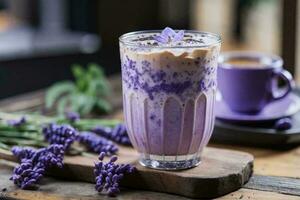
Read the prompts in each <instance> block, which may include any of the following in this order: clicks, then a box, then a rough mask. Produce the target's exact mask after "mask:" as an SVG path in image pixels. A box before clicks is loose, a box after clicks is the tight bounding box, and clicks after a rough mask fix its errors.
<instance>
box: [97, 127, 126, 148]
mask: <svg viewBox="0 0 300 200" xmlns="http://www.w3.org/2000/svg"><path fill="white" fill-rule="evenodd" d="M92 132H94V133H97V134H98V135H101V136H103V137H106V138H108V139H110V140H112V141H114V142H117V143H119V144H124V145H131V142H130V139H129V137H128V134H127V130H126V126H125V125H124V124H118V125H116V126H115V127H114V128H109V127H104V126H97V127H95V128H93V129H92Z"/></svg>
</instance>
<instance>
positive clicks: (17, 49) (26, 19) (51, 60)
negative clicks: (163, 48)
mask: <svg viewBox="0 0 300 200" xmlns="http://www.w3.org/2000/svg"><path fill="white" fill-rule="evenodd" d="M299 8H300V7H299V5H298V3H297V0H226V1H220V0H143V1H140V0H122V1H119V0H109V1H107V0H90V1H82V0H0V91H1V93H0V98H4V97H8V96H12V95H16V94H19V93H23V92H28V91H33V90H37V89H40V88H45V87H47V86H49V85H51V84H52V83H54V82H56V81H58V80H63V79H70V78H71V77H72V76H71V72H70V67H71V65H72V64H74V63H79V64H83V65H85V64H87V63H90V62H96V63H98V64H100V65H101V66H102V67H103V68H104V69H105V72H106V74H107V75H112V74H114V73H119V71H120V62H119V49H118V37H119V36H120V35H122V34H123V33H126V32H129V31H135V30H142V29H162V28H164V27H166V26H170V27H172V28H178V29H197V30H202V31H210V32H214V33H219V34H220V35H221V36H222V39H223V43H222V51H227V50H255V51H264V52H268V53H275V54H279V55H281V56H283V58H284V60H285V63H286V65H285V66H286V68H288V69H289V70H290V71H291V72H292V73H294V75H295V77H296V78H297V71H300V70H297V67H296V66H298V63H299V62H300V52H299V51H297V49H299V47H300V46H299V45H298V42H297V40H296V39H297V36H298V35H299V34H300V32H299V31H297V27H300V26H297V23H298V22H299V21H300V20H298V18H299V17H300V16H299V17H298V16H297V11H298V10H299ZM297 52H299V53H297ZM299 74H300V72H299Z"/></svg>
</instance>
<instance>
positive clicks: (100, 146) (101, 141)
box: [77, 132, 118, 156]
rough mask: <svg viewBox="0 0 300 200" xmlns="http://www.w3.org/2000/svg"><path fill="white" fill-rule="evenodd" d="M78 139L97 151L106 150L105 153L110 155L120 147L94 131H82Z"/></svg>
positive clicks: (91, 149)
mask: <svg viewBox="0 0 300 200" xmlns="http://www.w3.org/2000/svg"><path fill="white" fill-rule="evenodd" d="M77 140H78V141H79V142H80V143H82V144H84V145H86V146H87V148H88V149H89V150H90V151H93V152H95V153H100V152H104V153H105V155H107V156H110V155H113V154H116V152H117V151H118V147H117V146H116V145H115V144H114V143H112V142H111V141H109V140H107V139H106V138H104V137H101V136H98V135H96V134H95V133H92V132H81V133H80V134H79V135H78V137H77Z"/></svg>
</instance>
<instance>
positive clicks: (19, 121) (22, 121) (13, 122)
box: [7, 116, 27, 127]
mask: <svg viewBox="0 0 300 200" xmlns="http://www.w3.org/2000/svg"><path fill="white" fill-rule="evenodd" d="M26 123H27V120H26V117H25V116H22V117H21V118H20V119H17V120H15V119H11V120H7V124H8V125H10V126H12V127H20V126H22V125H24V124H26Z"/></svg>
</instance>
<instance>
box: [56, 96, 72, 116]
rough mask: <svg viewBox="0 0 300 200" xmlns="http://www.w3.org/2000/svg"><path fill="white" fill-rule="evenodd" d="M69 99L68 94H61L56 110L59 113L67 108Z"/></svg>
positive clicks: (62, 113)
mask: <svg viewBox="0 0 300 200" xmlns="http://www.w3.org/2000/svg"><path fill="white" fill-rule="evenodd" d="M69 100H70V96H63V97H61V98H60V99H59V101H58V102H57V108H56V110H57V112H58V114H59V115H64V113H65V112H66V109H67V104H68V101H69Z"/></svg>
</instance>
